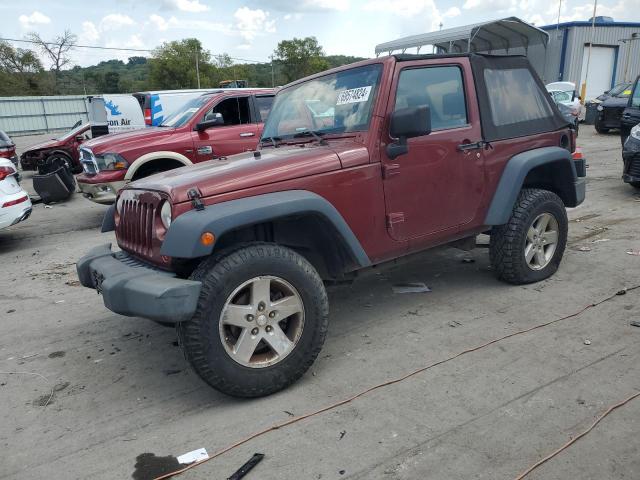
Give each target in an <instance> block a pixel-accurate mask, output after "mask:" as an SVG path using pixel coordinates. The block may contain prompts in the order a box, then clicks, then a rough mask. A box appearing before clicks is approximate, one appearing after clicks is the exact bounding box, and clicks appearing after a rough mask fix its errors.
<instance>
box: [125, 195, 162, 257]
mask: <svg viewBox="0 0 640 480" xmlns="http://www.w3.org/2000/svg"><path fill="white" fill-rule="evenodd" d="M157 206H158V202H157V201H153V200H152V201H143V200H140V199H138V198H123V199H122V200H121V206H120V222H119V223H118V227H117V229H116V233H117V236H118V244H119V245H120V247H121V248H123V249H125V250H128V251H130V252H133V253H135V254H138V255H141V256H144V257H150V256H152V255H153V243H154V238H153V237H154V236H153V231H154V223H155V220H156V211H157Z"/></svg>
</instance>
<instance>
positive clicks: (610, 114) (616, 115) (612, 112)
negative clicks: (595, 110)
mask: <svg viewBox="0 0 640 480" xmlns="http://www.w3.org/2000/svg"><path fill="white" fill-rule="evenodd" d="M623 110H624V107H622V108H611V107H609V108H605V109H604V118H605V120H606V121H607V122H614V123H615V122H619V121H620V118H622V112H623Z"/></svg>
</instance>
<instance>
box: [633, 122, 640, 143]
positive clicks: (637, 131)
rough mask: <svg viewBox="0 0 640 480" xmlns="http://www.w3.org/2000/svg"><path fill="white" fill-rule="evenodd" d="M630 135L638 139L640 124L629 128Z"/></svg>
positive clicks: (639, 138)
mask: <svg viewBox="0 0 640 480" xmlns="http://www.w3.org/2000/svg"><path fill="white" fill-rule="evenodd" d="M631 136H632V137H633V138H635V139H636V140H640V124H638V125H636V126H635V127H633V128H632V129H631Z"/></svg>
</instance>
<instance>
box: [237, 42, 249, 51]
mask: <svg viewBox="0 0 640 480" xmlns="http://www.w3.org/2000/svg"><path fill="white" fill-rule="evenodd" d="M251 47H252V45H251V44H250V43H243V44H241V45H238V46H237V47H236V48H237V49H238V50H249V49H250V48H251Z"/></svg>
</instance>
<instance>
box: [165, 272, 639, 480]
mask: <svg viewBox="0 0 640 480" xmlns="http://www.w3.org/2000/svg"><path fill="white" fill-rule="evenodd" d="M638 288H640V285H636V286H634V287H630V288H625V289H623V290H619V291H617V292H616V293H614V294H612V295H609V296H608V297H606V298H604V299H602V300H600V301H598V302H595V303H591V304H589V305H587V306H586V307H583V308H581V309H580V310H578V311H577V312H575V313H572V314H570V315H566V316H564V317H560V318H556V319H555V320H551V321H549V322H545V323H541V324H538V325H535V326H533V327H530V328H527V329H525V330H519V331H517V332H514V333H510V334H508V335H504V336H503V337H500V338H496V339H494V340H491V341H489V342H486V343H483V344H482V345H478V346H477V347H472V348H468V349H466V350H463V351H461V352H459V353H457V354H455V355H453V356H451V357H449V358H445V359H444V360H439V361H437V362H435V363H432V364H430V365H427V366H425V367H422V368H419V369H417V370H414V371H413V372H410V373H407V374H406V375H403V376H401V377H397V378H395V379H392V380H389V381H386V382H383V383H379V384H377V385H374V386H372V387H369V388H367V389H365V390H362V391H361V392H359V393H356V394H355V395H353V396H351V397H348V398H346V399H344V400H340V401H339V402H336V403H333V404H331V405H328V406H326V407H323V408H321V409H319V410H315V411H312V412H309V413H305V414H303V415H299V416H297V417H293V418H291V419H289V420H287V421H284V422H280V423H276V424H274V425H272V426H271V427H267V428H265V429H264V430H259V431H257V432H255V433H252V434H251V435H249V436H248V437H245V438H243V439H241V440H239V441H237V442H235V443H232V444H231V445H228V446H226V447H224V448H223V449H221V450H219V451H217V452H216V453H214V454H213V455H211V456H210V457H209V458H207V459H205V460H201V461H199V462H195V463H192V464H190V465H187V466H186V467H184V468H182V469H180V470H176V471H174V472H169V473H166V474H164V475H161V476H159V477H156V478H154V480H164V479H167V478H171V477H173V476H175V475H179V474H181V473H184V472H186V471H187V470H191V469H192V468H195V467H197V466H199V465H202V464H203V463H205V462H208V461H209V460H213V459H214V458H217V457H219V456H221V455H224V454H225V453H227V452H229V451H231V450H233V449H235V448H237V447H239V446H240V445H244V444H245V443H247V442H250V441H251V440H253V439H255V438H258V437H261V436H262V435H265V434H267V433H269V432H272V431H274V430H279V429H281V428H284V427H287V426H289V425H293V424H294V423H298V422H300V421H302V420H305V419H307V418H310V417H315V416H316V415H320V414H321V413H324V412H328V411H330V410H334V409H336V408H338V407H340V406H342V405H346V404H347V403H350V402H353V401H354V400H356V399H357V398H360V397H362V396H364V395H366V394H368V393H370V392H373V391H374V390H378V389H380V388H383V387H388V386H389V385H394V384H396V383H400V382H402V381H404V380H406V379H408V378H411V377H413V376H415V375H417V374H419V373H422V372H424V371H426V370H429V369H431V368H433V367H437V366H438V365H442V364H443V363H446V362H450V361H451V360H454V359H456V358H458V357H461V356H463V355H466V354H467V353H471V352H476V351H478V350H480V349H482V348H485V347H488V346H490V345H493V344H495V343H498V342H501V341H503V340H506V339H508V338H512V337H516V336H518V335H523V334H525V333H528V332H532V331H533V330H538V329H540V328H543V327H547V326H549V325H553V324H554V323H558V322H561V321H563V320H569V319H570V318H575V317H577V316H578V315H581V314H582V313H584V312H585V311H587V310H589V309H590V308H594V307H597V306H598V305H601V304H603V303H605V302H608V301H609V300H612V299H613V298H615V297H616V296H618V295H624V294H626V293H627V292H630V291H632V290H636V289H638ZM638 396H640V392H638V393H636V394H634V395H632V396H631V397H629V398H627V399H626V400H624V401H622V402H620V403H617V404H615V405H613V406H612V407H610V408H609V409H608V410H607V411H606V412H604V413H603V414H602V415H601V416H600V417H598V419H597V420H596V421H595V422H594V423H593V425H591V427H590V428H589V429H587V430H585V431H584V432H582V433H581V434H580V435H578V436H577V437H575V438H573V439H572V440H570V441H569V442H567V443H566V444H564V445H563V446H562V447H560V448H559V449H558V450H556V451H555V452H553V453H551V454H550V455H548V456H547V457H545V458H543V459H542V460H540V461H539V462H538V463H536V464H535V465H533V466H531V467H530V468H528V469H527V470H525V471H524V472H523V473H521V474H520V475H519V476H518V477H516V479H515V480H521V479H523V478H524V477H525V476H527V475H528V474H529V473H531V472H532V471H533V470H534V469H536V468H537V467H539V466H540V465H542V464H543V463H545V462H546V461H548V460H550V459H551V458H553V457H555V456H556V455H557V454H559V453H560V452H562V451H563V450H564V449H566V448H567V447H569V446H570V445H571V444H573V443H574V442H575V441H576V440H578V439H580V438H581V437H583V436H584V435H586V434H587V433H589V432H590V431H591V430H592V429H593V428H594V427H595V426H596V425H597V424H598V423H599V422H600V421H601V420H602V419H603V418H604V417H605V416H607V415H608V414H609V413H610V412H611V411H613V410H615V409H616V408H618V407H621V406H622V405H624V404H626V403H627V402H629V401H631V400H633V399H634V398H636V397H638Z"/></svg>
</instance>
